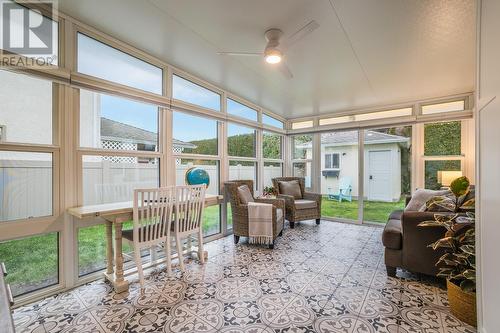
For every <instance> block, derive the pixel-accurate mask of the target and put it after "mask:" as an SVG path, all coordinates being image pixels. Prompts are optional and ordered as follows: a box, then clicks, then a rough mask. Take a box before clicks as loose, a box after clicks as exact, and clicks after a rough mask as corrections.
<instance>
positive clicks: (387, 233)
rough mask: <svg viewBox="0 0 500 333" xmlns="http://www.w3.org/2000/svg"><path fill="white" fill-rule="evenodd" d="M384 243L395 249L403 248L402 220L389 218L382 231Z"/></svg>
mask: <svg viewBox="0 0 500 333" xmlns="http://www.w3.org/2000/svg"><path fill="white" fill-rule="evenodd" d="M382 243H383V244H384V246H385V247H387V248H389V249H393V250H401V245H402V243H403V235H402V232H401V220H396V219H394V220H389V221H388V222H387V224H386V225H385V228H384V232H383V233H382Z"/></svg>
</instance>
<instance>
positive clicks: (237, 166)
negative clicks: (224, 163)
mask: <svg viewBox="0 0 500 333" xmlns="http://www.w3.org/2000/svg"><path fill="white" fill-rule="evenodd" d="M247 179H251V180H253V187H254V190H255V189H257V163H255V162H249V161H229V180H247Z"/></svg>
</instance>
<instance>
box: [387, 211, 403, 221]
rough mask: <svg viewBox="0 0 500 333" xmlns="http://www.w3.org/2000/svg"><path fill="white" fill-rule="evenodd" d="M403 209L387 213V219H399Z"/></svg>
mask: <svg viewBox="0 0 500 333" xmlns="http://www.w3.org/2000/svg"><path fill="white" fill-rule="evenodd" d="M403 212H404V211H403V210H395V211H393V212H392V213H391V215H389V220H401V216H402V215H403Z"/></svg>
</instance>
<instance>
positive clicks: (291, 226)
mask: <svg viewBox="0 0 500 333" xmlns="http://www.w3.org/2000/svg"><path fill="white" fill-rule="evenodd" d="M293 228H295V222H291V221H290V229H293Z"/></svg>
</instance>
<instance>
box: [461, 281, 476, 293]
mask: <svg viewBox="0 0 500 333" xmlns="http://www.w3.org/2000/svg"><path fill="white" fill-rule="evenodd" d="M460 288H461V289H462V290H463V291H467V292H475V291H476V284H475V283H474V282H472V281H470V280H463V281H462V282H460Z"/></svg>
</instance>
